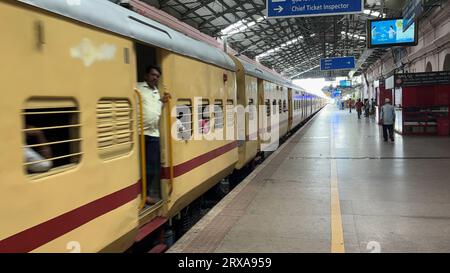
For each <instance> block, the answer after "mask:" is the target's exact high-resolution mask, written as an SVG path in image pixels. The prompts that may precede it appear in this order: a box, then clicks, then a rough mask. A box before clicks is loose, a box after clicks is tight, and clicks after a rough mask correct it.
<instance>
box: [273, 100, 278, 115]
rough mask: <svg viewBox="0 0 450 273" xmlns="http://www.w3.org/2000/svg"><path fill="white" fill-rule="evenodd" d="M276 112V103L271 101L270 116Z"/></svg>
mask: <svg viewBox="0 0 450 273" xmlns="http://www.w3.org/2000/svg"><path fill="white" fill-rule="evenodd" d="M276 110H277V101H276V100H273V102H272V115H275V114H276Z"/></svg>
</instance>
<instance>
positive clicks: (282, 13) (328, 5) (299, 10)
mask: <svg viewBox="0 0 450 273" xmlns="http://www.w3.org/2000/svg"><path fill="white" fill-rule="evenodd" d="M266 7H267V17H268V18H279V17H300V16H323V15H338V14H350V13H362V12H363V11H364V0H267V5H266Z"/></svg>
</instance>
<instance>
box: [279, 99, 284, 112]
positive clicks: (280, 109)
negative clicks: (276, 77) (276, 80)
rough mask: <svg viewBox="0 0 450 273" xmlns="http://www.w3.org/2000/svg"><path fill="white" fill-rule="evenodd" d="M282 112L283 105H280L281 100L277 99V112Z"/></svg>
mask: <svg viewBox="0 0 450 273" xmlns="http://www.w3.org/2000/svg"><path fill="white" fill-rule="evenodd" d="M282 112H283V107H282V105H281V100H278V113H280V114H281V113H282Z"/></svg>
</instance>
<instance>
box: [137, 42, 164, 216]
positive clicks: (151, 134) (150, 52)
mask: <svg viewBox="0 0 450 273" xmlns="http://www.w3.org/2000/svg"><path fill="white" fill-rule="evenodd" d="M135 52H136V72H137V91H138V93H139V96H138V97H139V105H138V113H139V114H138V116H139V117H142V119H141V118H139V120H138V127H139V132H140V139H141V143H142V145H143V147H144V149H143V150H144V151H143V152H142V153H143V154H144V155H143V156H141V160H142V161H143V162H142V166H141V168H142V169H144V168H145V171H144V170H143V171H142V173H145V178H146V179H145V185H143V187H142V188H143V189H145V191H144V190H143V205H141V207H142V208H143V209H144V210H146V209H148V208H153V207H155V206H161V205H162V193H161V176H162V174H161V146H160V145H161V144H160V131H161V129H160V128H159V127H160V126H159V124H156V125H155V126H151V124H149V123H151V122H150V121H151V120H153V121H155V120H159V119H160V118H161V114H162V103H161V101H160V94H161V92H160V91H159V89H160V88H159V84H160V77H161V76H162V75H161V74H162V72H161V69H160V66H159V64H160V62H159V60H158V49H157V48H155V47H152V46H148V45H144V44H139V43H136V44H135ZM141 108H142V113H141V110H140V109H141ZM149 115H153V116H151V117H149ZM157 123H158V121H157ZM142 129H143V130H142ZM141 134H143V136H142V135H141Z"/></svg>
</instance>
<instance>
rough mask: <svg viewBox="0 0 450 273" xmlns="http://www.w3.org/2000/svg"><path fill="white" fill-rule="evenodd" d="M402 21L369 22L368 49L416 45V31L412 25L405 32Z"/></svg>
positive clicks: (383, 20) (403, 21) (404, 22)
mask: <svg viewBox="0 0 450 273" xmlns="http://www.w3.org/2000/svg"><path fill="white" fill-rule="evenodd" d="M403 24H406V21H405V20H403V19H382V20H372V21H369V24H368V25H369V47H387V46H400V45H416V44H417V29H416V24H415V23H413V24H412V25H411V26H410V27H409V28H408V29H407V30H406V31H405V32H404V31H403Z"/></svg>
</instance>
